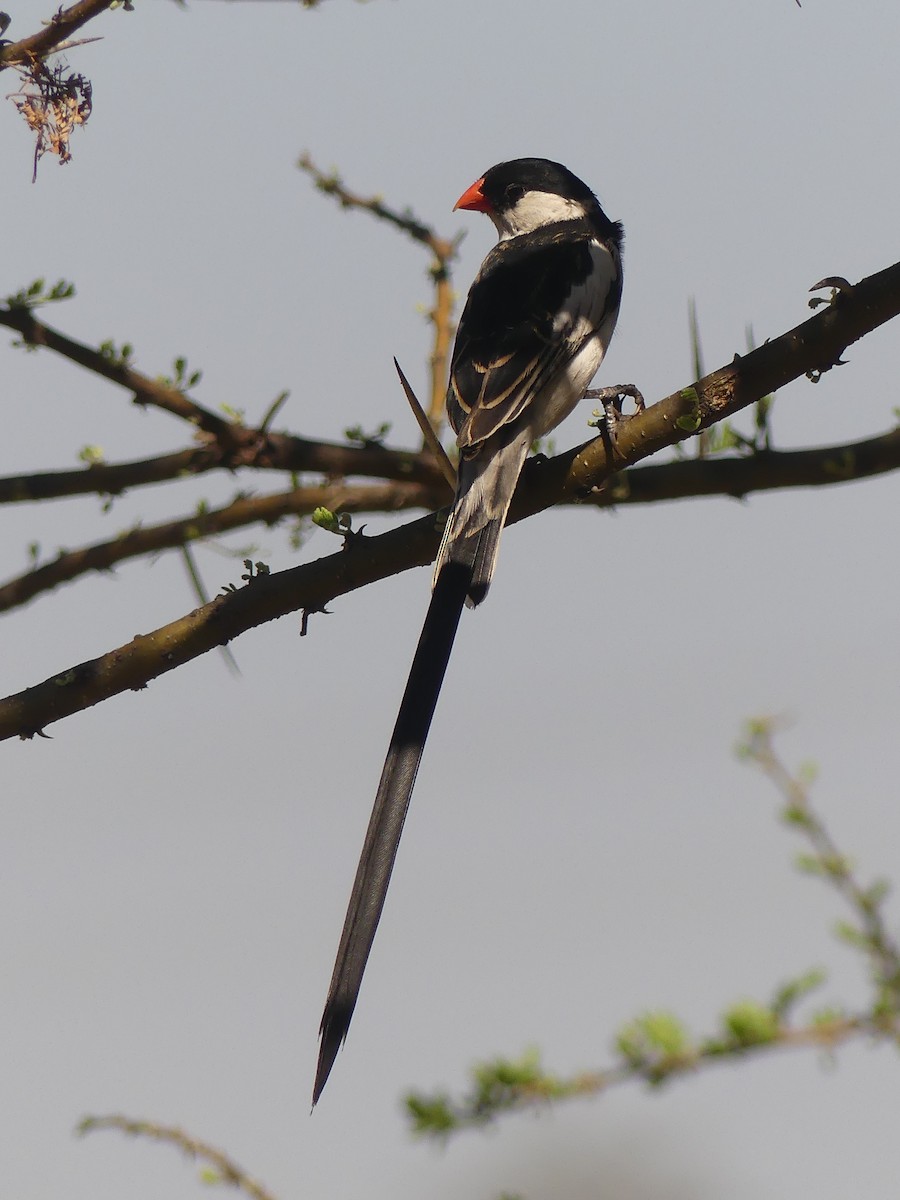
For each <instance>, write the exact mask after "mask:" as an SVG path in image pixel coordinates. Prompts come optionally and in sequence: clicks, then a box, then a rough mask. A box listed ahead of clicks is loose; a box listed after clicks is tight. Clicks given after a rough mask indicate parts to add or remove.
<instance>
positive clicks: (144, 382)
mask: <svg viewBox="0 0 900 1200" xmlns="http://www.w3.org/2000/svg"><path fill="white" fill-rule="evenodd" d="M0 325H5V326H6V327H7V328H8V329H14V330H16V332H17V333H19V334H21V335H22V340H23V341H24V342H25V345H26V346H44V347H46V348H47V349H48V350H53V351H55V353H57V354H60V355H62V357H63V358H67V359H69V360H70V362H74V363H77V364H78V365H79V366H80V367H84V368H85V369H86V370H88V371H93V372H94V374H96V375H101V376H102V377H103V378H104V379H108V380H110V382H112V383H117V384H119V386H120V387H123V388H126V389H127V390H128V391H130V392H133V393H134V402H135V403H136V404H141V405H148V406H150V407H153V408H159V409H162V411H163V412H168V413H171V414H172V415H173V416H176V417H180V418H181V419H182V420H183V421H189V422H190V423H191V424H192V425H196V427H197V428H198V429H202V430H203V431H204V433H208V434H209V435H210V436H211V437H214V438H216V440H217V441H220V442H221V443H222V444H223V445H225V446H235V445H238V444H240V443H241V442H242V440H246V438H245V436H244V430H243V426H241V425H238V424H235V423H234V422H231V421H228V420H226V418H225V417H220V416H219V415H218V413H214V412H211V411H210V410H209V409H207V408H204V407H203V406H202V405H201V404H198V403H197V402H196V401H195V400H191V399H190V398H189V397H188V396H186V395H185V394H184V392H182V391H179V389H178V388H173V387H169V385H168V384H166V383H163V382H162V381H161V380H158V379H151V378H150V377H149V376H148V375H142V374H141V372H140V371H136V370H134V368H133V367H130V366H129V365H128V363H127V362H123V361H120V360H118V359H115V358H112V357H110V356H107V355H105V354H103V353H102V352H101V351H100V350H95V349H94V348H93V347H92V346H86V345H85V344H84V343H83V342H77V341H75V339H74V338H70V337H66V335H65V334H63V333H60V332H59V331H58V330H56V329H53V328H52V327H51V326H50V325H46V324H44V322H43V321H39V320H38V319H37V317H36V316H35V315H34V313H33V312H32V311H31V309H30V308H29V307H28V306H27V305H18V304H16V305H9V306H8V307H5V308H0Z"/></svg>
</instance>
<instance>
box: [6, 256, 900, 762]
mask: <svg viewBox="0 0 900 1200" xmlns="http://www.w3.org/2000/svg"><path fill="white" fill-rule="evenodd" d="M898 313H900V264H896V265H894V266H892V267H889V268H887V269H886V270H884V271H880V272H879V273H878V274H876V275H872V276H870V277H869V278H867V279H864V280H862V281H861V282H860V283H858V284H857V285H856V286H855V287H854V288H849V287H848V288H846V289H844V290H843V291H841V292H840V293H839V295H838V296H837V297H836V298H835V300H834V302H833V303H832V304H830V305H828V306H827V307H826V308H824V309H823V310H821V311H819V312H818V313H816V315H814V316H813V317H811V318H810V319H809V320H808V321H805V322H804V323H803V324H802V325H799V326H797V328H796V329H793V330H791V331H789V332H788V333H786V334H784V335H783V336H782V337H780V338H777V339H775V340H774V341H772V342H768V343H766V345H764V346H761V347H760V348H759V349H757V350H754V351H752V352H751V353H749V354H747V355H746V356H744V357H743V358H741V357H736V358H735V360H734V362H733V363H731V364H730V365H729V366H727V367H723V368H721V370H719V371H715V372H713V373H712V374H711V375H707V376H706V377H705V378H704V379H701V380H699V381H698V382H697V383H696V384H694V385H693V386H691V387H687V388H683V389H682V390H680V391H678V392H674V393H673V394H672V395H670V396H668V397H666V398H665V399H664V400H661V401H660V402H659V403H658V404H655V405H653V406H652V407H650V408H648V409H646V410H645V411H644V412H641V413H638V414H636V415H635V416H634V417H632V418H630V419H629V420H628V421H626V422H623V423H622V424H621V425H620V426H619V427H618V429H617V432H616V435H615V448H613V447H612V445H611V443H610V438H609V435H608V434H604V435H602V436H601V437H598V438H595V439H594V440H593V441H591V442H587V443H585V444H584V445H583V446H579V447H577V448H576V449H574V450H570V451H568V452H567V453H565V454H561V455H559V456H558V457H556V458H554V459H550V460H549V461H547V462H543V463H534V462H532V463H531V464H529V469H528V470H527V471H526V472H524V475H523V479H522V481H521V483H520V486H519V488H518V490H517V492H516V496H515V499H514V503H513V508H512V514H511V519H513V520H521V519H522V518H524V517H526V516H529V515H531V514H533V513H536V512H540V511H542V510H543V509H545V508H549V507H550V506H551V505H553V504H558V503H559V502H560V501H575V500H580V499H583V498H584V497H585V496H590V495H591V494H592V493H593V492H594V491H595V489H597V488H599V487H600V486H601V485H602V484H603V483H604V482H605V481H606V480H607V479H608V477H609V476H610V474H612V473H613V472H614V471H617V470H621V469H622V468H623V467H625V466H628V465H630V464H633V463H636V462H639V461H640V460H642V459H644V458H646V457H648V456H649V455H651V454H655V453H656V452H657V451H658V450H661V449H663V448H664V447H666V446H671V445H674V444H676V443H677V442H680V441H683V440H685V439H686V438H688V437H691V436H692V435H693V434H694V433H696V432H697V431H698V430H700V429H702V428H707V427H709V426H710V425H712V424H714V423H715V422H716V421H718V420H721V419H722V418H724V417H727V416H730V415H732V414H733V413H735V412H737V411H739V410H740V409H741V408H746V407H747V406H748V405H750V404H752V403H754V401H756V400H759V399H760V397H762V396H765V395H768V393H769V392H772V391H774V390H776V389H777V388H779V387H782V386H783V385H784V384H785V383H787V382H789V381H790V380H791V379H796V378H798V377H799V376H802V375H804V374H808V373H810V372H822V371H825V370H828V369H830V367H831V366H833V365H834V364H835V363H836V362H837V361H838V360H839V358H840V356H841V354H842V353H843V351H844V350H845V349H846V347H847V346H849V345H850V344H851V343H853V342H855V341H857V340H858V339H859V338H860V337H862V336H863V335H864V334H866V333H868V332H869V331H871V330H872V329H875V328H877V327H878V326H879V325H882V324H884V322H886V321H888V320H890V319H891V318H892V317H894V316H897V315H898ZM439 536H440V530H439V523H438V522H436V521H435V518H434V516H433V515H429V516H427V517H423V518H422V519H420V520H418V521H414V522H412V523H410V524H408V525H405V526H403V527H402V528H400V529H394V530H390V531H389V532H388V533H385V534H381V535H380V536H379V537H374V538H363V537H359V536H358V535H355V536H353V537H352V539H348V541H347V543H346V544H347V549H346V550H345V551H343V552H340V553H338V554H333V555H330V556H328V557H326V558H321V559H319V560H317V561H316V562H312V563H308V564H305V565H303V566H300V567H295V568H293V569H291V570H288V571H283V572H279V573H277V574H275V575H269V576H266V577H264V578H258V579H257V578H254V579H252V580H251V581H249V582H248V584H247V586H246V587H245V588H242V589H241V590H240V591H235V592H231V593H229V594H228V595H226V596H220V597H218V598H217V599H216V600H214V601H213V602H212V603H211V604H209V605H204V606H203V607H202V608H199V609H197V610H196V611H195V612H193V613H190V614H188V615H187V616H185V617H182V618H180V619H179V620H177V621H174V622H172V623H171V624H170V625H166V626H163V627H162V628H161V629H158V630H155V631H154V632H152V633H150V634H148V635H146V636H143V637H137V638H135V639H134V641H132V642H130V643H129V644H128V645H127V646H123V647H121V648H120V649H118V650H114V651H112V652H110V653H109V654H106V655H104V656H103V657H101V658H98V659H94V660H93V661H91V662H87V663H82V664H80V665H78V666H76V667H73V668H71V669H70V670H67V671H63V672H62V673H61V674H59V675H56V676H54V677H52V678H51V679H49V680H46V681H45V682H44V683H41V684H38V685H36V686H35V687H32V688H29V689H27V690H26V691H25V692H21V693H19V694H18V695H16V696H11V697H9V698H7V699H6V700H4V701H0V739H2V738H7V737H13V736H16V735H18V736H23V737H31V736H33V735H34V734H36V733H38V732H40V731H41V730H42V729H43V728H44V727H45V726H46V725H48V724H50V723H52V722H53V721H57V720H60V719H61V718H62V717H65V716H69V715H70V714H71V713H74V712H77V711H79V710H81V709H84V708H88V707H90V706H91V705H93V704H97V703H98V702H99V701H101V700H105V699H107V698H108V697H110V696H113V695H116V694H118V693H119V692H122V691H125V690H128V689H135V688H141V687H143V686H145V685H146V683H148V682H149V680H151V679H153V678H155V677H156V676H158V675H161V674H163V673H164V672H166V671H169V670H172V669H173V668H174V667H177V666H180V665H181V664H182V663H184V662H187V661H189V660H190V659H192V658H195V657H197V655H199V654H203V653H205V652H206V651H207V650H209V649H211V648H212V647H213V646H217V645H224V644H225V643H226V642H228V641H230V640H231V639H232V638H234V637H236V636H237V635H238V634H240V633H243V632H244V631H246V630H247V629H250V628H253V627H254V626H256V625H260V624H262V623H263V622H265V621H270V620H273V619H274V618H275V617H279V616H283V615H285V614H286V613H288V612H296V611H298V610H299V609H306V610H307V611H310V612H312V611H315V610H318V609H321V608H323V607H324V606H325V604H326V603H327V602H328V601H330V600H333V599H334V598H335V597H336V596H339V595H343V594H345V593H346V592H349V591H352V590H354V589H356V588H359V587H364V586H366V585H367V584H370V583H373V582H375V580H377V579H384V578H386V577H387V576H390V575H393V574H396V573H397V572H399V571H403V570H407V569H409V568H410V567H414V566H419V565H424V564H425V563H428V562H430V561H431V559H432V558H433V556H434V554H435V552H436V549H437V544H438V540H439Z"/></svg>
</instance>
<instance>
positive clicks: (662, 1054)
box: [406, 1002, 900, 1141]
mask: <svg viewBox="0 0 900 1200" xmlns="http://www.w3.org/2000/svg"><path fill="white" fill-rule="evenodd" d="M751 1012H752V1015H753V1016H756V1017H759V1016H764V1015H765V1014H766V1012H767V1010H766V1009H765V1008H764V1007H763V1006H758V1007H757V1006H755V1005H753V1006H750V1005H748V1004H747V1002H744V1003H743V1004H742V1005H741V1006H740V1007H739V1006H735V1008H734V1009H733V1010H731V1015H732V1016H735V1017H737V1019H738V1021H739V1022H740V1021H741V1020H742V1019H743V1018H744V1017H745V1016H750V1015H751ZM725 1015H726V1019H727V1018H728V1016H729V1014H728V1013H726V1014H725ZM657 1021H658V1022H660V1024H661V1025H667V1024H668V1021H669V1018H668V1016H667V1014H648V1016H646V1017H644V1018H640V1019H639V1021H638V1022H636V1023H635V1026H636V1027H637V1026H641V1027H643V1026H650V1025H652V1024H653V1023H654V1022H657ZM748 1034H749V1035H750V1036H748V1038H746V1039H745V1038H744V1037H742V1036H737V1035H736V1034H735V1033H734V1031H733V1030H728V1029H726V1031H725V1033H724V1035H722V1034H717V1035H714V1036H713V1037H711V1038H709V1039H706V1040H704V1041H701V1042H700V1043H699V1044H698V1045H697V1046H695V1047H690V1048H685V1049H684V1050H679V1051H675V1052H666V1051H664V1050H662V1049H661V1048H657V1049H656V1050H655V1052H653V1051H652V1050H648V1051H647V1057H646V1060H645V1061H634V1062H632V1061H628V1060H626V1061H623V1062H619V1063H617V1064H615V1065H614V1066H609V1067H605V1068H601V1069H600V1070H596V1071H579V1072H578V1073H577V1074H576V1075H573V1076H571V1077H569V1078H566V1077H563V1076H559V1075H554V1074H551V1073H550V1072H548V1071H545V1070H544V1068H543V1067H542V1066H541V1063H540V1059H539V1058H538V1056H537V1055H535V1054H534V1053H527V1054H525V1055H523V1056H522V1058H520V1059H495V1060H494V1061H493V1062H488V1063H482V1064H480V1065H478V1066H476V1067H475V1068H474V1069H473V1071H472V1084H471V1086H470V1088H469V1090H468V1091H467V1092H466V1093H465V1094H464V1095H462V1096H461V1097H460V1098H459V1099H456V1100H454V1099H452V1098H451V1097H450V1096H448V1095H447V1094H446V1093H445V1092H435V1093H431V1094H428V1093H423V1092H411V1093H410V1094H409V1095H408V1096H407V1097H406V1108H407V1115H408V1118H409V1121H410V1123H411V1125H412V1129H413V1132H415V1133H418V1134H421V1135H425V1136H429V1137H437V1138H440V1139H441V1140H442V1141H445V1140H446V1139H447V1137H448V1136H449V1135H450V1134H452V1133H458V1132H461V1131H463V1130H465V1129H476V1128H480V1127H483V1126H485V1125H488V1124H491V1123H492V1122H493V1121H495V1120H496V1119H497V1118H498V1117H500V1116H502V1115H504V1114H507V1113H520V1112H527V1111H534V1110H544V1109H546V1108H547V1107H548V1105H550V1104H557V1103H560V1102H562V1101H565V1100H578V1099H586V1098H588V1097H596V1096H600V1095H602V1094H604V1093H605V1092H608V1091H609V1090H610V1088H613V1087H617V1086H621V1085H622V1084H626V1083H646V1084H649V1085H650V1086H651V1087H659V1086H660V1085H661V1084H663V1083H669V1082H671V1081H672V1080H675V1079H682V1078H684V1077H685V1076H689V1075H694V1074H696V1072H697V1071H698V1070H699V1069H700V1068H701V1067H709V1066H712V1065H714V1064H716V1063H727V1062H734V1061H735V1060H736V1059H741V1060H743V1059H745V1058H748V1057H750V1056H753V1057H759V1056H760V1055H763V1054H770V1053H771V1052H772V1051H776V1050H792V1049H801V1048H813V1049H820V1050H824V1051H828V1052H832V1051H834V1050H836V1049H837V1048H838V1047H840V1046H842V1045H844V1044H845V1043H846V1042H848V1041H852V1040H853V1039H856V1038H858V1037H860V1036H861V1035H864V1034H866V1035H871V1036H872V1037H873V1038H877V1039H879V1040H885V1041H894V1040H896V1039H897V1038H898V1037H900V1018H898V1017H896V1016H895V1017H894V1018H893V1020H890V1021H888V1020H878V1021H874V1020H873V1018H872V1016H871V1014H868V1013H865V1014H860V1015H855V1016H847V1017H835V1018H833V1019H830V1020H814V1021H812V1022H811V1023H810V1024H808V1025H787V1024H779V1023H776V1024H774V1025H771V1026H768V1025H766V1026H764V1027H763V1028H760V1029H759V1031H758V1034H756V1035H753V1034H751V1033H750V1031H749V1030H748Z"/></svg>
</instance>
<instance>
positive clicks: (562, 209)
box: [500, 192, 585, 237]
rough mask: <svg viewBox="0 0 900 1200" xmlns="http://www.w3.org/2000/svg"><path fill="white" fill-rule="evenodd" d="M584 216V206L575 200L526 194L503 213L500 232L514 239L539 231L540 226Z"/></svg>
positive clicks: (536, 193)
mask: <svg viewBox="0 0 900 1200" xmlns="http://www.w3.org/2000/svg"><path fill="white" fill-rule="evenodd" d="M584 215H585V211H584V205H583V204H579V202H578V201H577V200H567V199H566V198H565V197H564V196H557V195H555V194H554V193H553V192H526V193H525V195H524V196H523V197H522V199H521V200H520V201H519V202H518V204H516V206H515V208H512V209H510V211H509V212H508V213H504V215H503V217H502V221H503V228H502V229H501V231H500V232H501V235H502V236H504V237H516V236H518V235H519V234H520V233H531V232H532V231H533V230H535V229H540V228H541V226H542V225H552V224H554V223H555V222H556V221H574V220H578V219H579V218H583V217H584Z"/></svg>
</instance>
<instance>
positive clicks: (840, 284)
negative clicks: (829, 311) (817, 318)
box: [809, 275, 853, 308]
mask: <svg viewBox="0 0 900 1200" xmlns="http://www.w3.org/2000/svg"><path fill="white" fill-rule="evenodd" d="M823 288H831V295H830V296H829V297H828V298H827V299H826V298H824V297H822V296H813V298H812V300H810V301H809V307H810V308H820V307H821V306H822V305H823V304H834V303H835V302H836V301H837V300H838V298H839V297H840V295H841V294H842V293H846V294H847V295H850V293H851V292H852V291H853V284H852V283H850V282H849V280H847V279H845V278H844V277H843V275H826V277H825V278H824V279H820V280H819V282H818V283H814V284H813V285H812V287H811V288H810V289H809V290H810V291H811V292H819V291H821V290H822V289H823Z"/></svg>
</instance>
